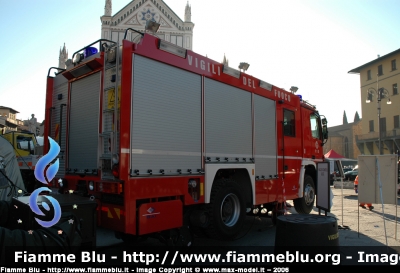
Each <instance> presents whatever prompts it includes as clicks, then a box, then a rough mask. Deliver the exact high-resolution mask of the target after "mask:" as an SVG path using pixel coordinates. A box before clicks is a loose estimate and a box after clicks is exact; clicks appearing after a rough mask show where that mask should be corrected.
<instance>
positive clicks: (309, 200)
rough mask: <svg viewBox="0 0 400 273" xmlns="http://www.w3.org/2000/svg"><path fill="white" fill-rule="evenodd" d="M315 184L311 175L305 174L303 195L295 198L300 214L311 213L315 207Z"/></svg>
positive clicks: (294, 201)
mask: <svg viewBox="0 0 400 273" xmlns="http://www.w3.org/2000/svg"><path fill="white" fill-rule="evenodd" d="M314 201H315V185H314V180H313V179H312V177H311V176H309V175H308V174H306V175H305V176H304V188H303V197H301V198H297V199H294V200H293V203H294V209H295V210H296V211H297V213H299V214H309V213H310V212H311V210H312V209H313V207H314Z"/></svg>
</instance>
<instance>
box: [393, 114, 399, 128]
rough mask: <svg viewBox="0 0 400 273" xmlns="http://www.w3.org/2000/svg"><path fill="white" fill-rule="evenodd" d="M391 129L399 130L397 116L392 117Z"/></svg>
mask: <svg viewBox="0 0 400 273" xmlns="http://www.w3.org/2000/svg"><path fill="white" fill-rule="evenodd" d="M393 127H394V128H400V122H399V115H397V116H394V117H393Z"/></svg>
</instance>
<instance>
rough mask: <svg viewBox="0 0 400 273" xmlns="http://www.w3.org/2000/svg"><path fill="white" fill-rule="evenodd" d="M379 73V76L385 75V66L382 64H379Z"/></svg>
mask: <svg viewBox="0 0 400 273" xmlns="http://www.w3.org/2000/svg"><path fill="white" fill-rule="evenodd" d="M378 75H379V76H381V75H383V68H382V65H379V66H378Z"/></svg>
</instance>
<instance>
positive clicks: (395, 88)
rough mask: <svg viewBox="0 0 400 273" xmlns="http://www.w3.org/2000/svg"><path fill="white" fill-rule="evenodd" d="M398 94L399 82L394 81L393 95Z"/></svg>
mask: <svg viewBox="0 0 400 273" xmlns="http://www.w3.org/2000/svg"><path fill="white" fill-rule="evenodd" d="M397 94H399V93H398V91H397V83H394V84H393V95H397Z"/></svg>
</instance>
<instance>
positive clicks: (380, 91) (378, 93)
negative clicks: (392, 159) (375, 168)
mask: <svg viewBox="0 0 400 273" xmlns="http://www.w3.org/2000/svg"><path fill="white" fill-rule="evenodd" d="M377 89H378V91H376V89H375V88H373V87H371V88H369V89H368V90H367V100H366V101H365V102H366V103H370V102H371V100H370V98H369V97H370V95H371V96H373V95H376V96H377V108H378V133H379V138H378V144H379V145H378V146H379V154H380V155H382V154H383V153H382V144H381V140H382V131H381V100H382V98H387V99H388V100H387V102H386V103H387V104H392V102H391V101H390V94H389V91H387V90H386V89H385V88H383V87H381V88H379V83H378V84H377Z"/></svg>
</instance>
